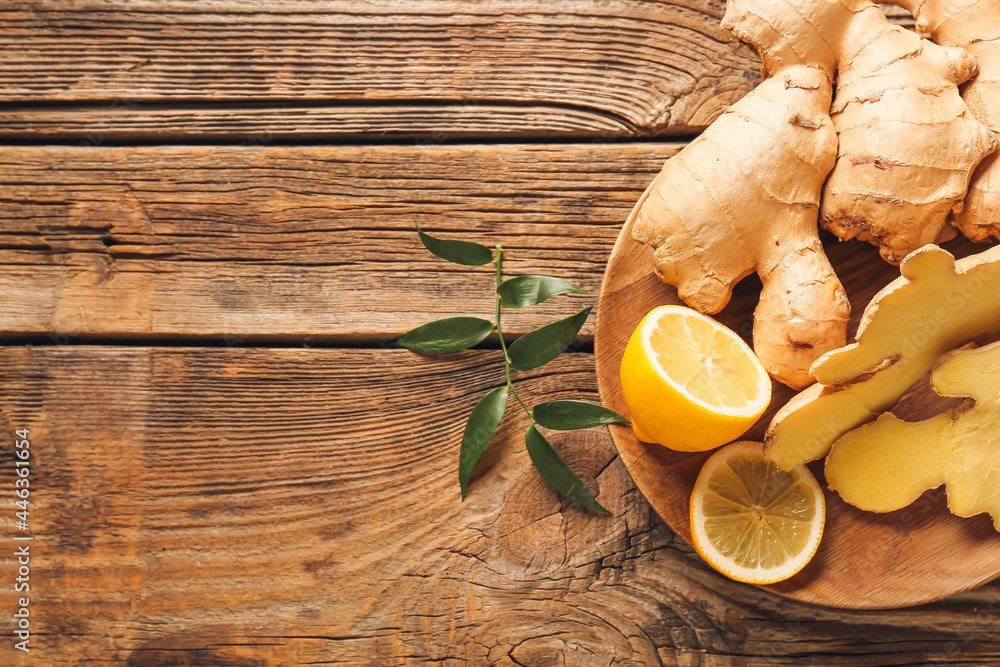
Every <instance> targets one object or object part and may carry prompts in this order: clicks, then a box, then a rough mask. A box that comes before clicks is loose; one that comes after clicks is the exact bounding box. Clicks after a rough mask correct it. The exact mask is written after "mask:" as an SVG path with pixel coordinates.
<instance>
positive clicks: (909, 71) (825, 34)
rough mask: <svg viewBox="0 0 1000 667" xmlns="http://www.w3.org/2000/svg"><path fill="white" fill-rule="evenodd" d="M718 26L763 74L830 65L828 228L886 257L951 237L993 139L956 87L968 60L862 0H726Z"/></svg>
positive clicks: (824, 211)
mask: <svg viewBox="0 0 1000 667" xmlns="http://www.w3.org/2000/svg"><path fill="white" fill-rule="evenodd" d="M914 1H919V0H914ZM723 26H724V27H726V28H728V29H729V30H730V31H731V32H732V33H733V34H735V35H736V36H737V37H739V38H740V39H741V40H742V41H744V42H748V43H749V44H751V45H753V46H754V47H755V48H756V49H757V51H758V52H759V53H760V55H761V59H762V61H763V62H764V69H765V71H773V70H774V68H775V67H777V66H780V65H781V64H782V63H784V62H787V61H789V60H790V59H792V60H796V61H799V62H805V63H807V64H810V65H812V66H814V67H820V68H823V69H824V70H826V71H828V72H830V73H831V76H832V74H833V73H834V72H836V76H837V88H836V93H835V95H834V99H833V105H832V108H831V117H832V119H833V123H834V126H835V127H836V129H837V134H838V136H839V147H838V152H837V162H836V165H835V166H834V168H833V171H832V172H831V174H830V177H829V179H828V180H827V182H826V185H825V186H824V189H823V203H822V207H821V211H820V213H821V216H820V223H821V224H822V225H823V227H824V228H825V229H827V230H829V231H831V232H833V233H834V234H835V235H836V236H837V237H838V238H840V239H845V240H846V239H852V238H857V239H860V240H863V241H868V242H870V243H872V244H874V245H876V246H878V248H879V252H880V253H881V255H882V257H883V258H884V259H885V260H886V261H888V262H891V263H893V264H899V262H900V261H901V260H902V259H903V257H905V256H906V255H907V254H909V253H910V252H912V251H913V250H916V249H917V248H919V247H920V246H922V245H924V244H926V243H933V242H935V241H936V240H938V241H940V240H946V239H947V238H950V237H949V234H951V235H954V232H953V231H952V230H950V229H948V228H946V223H947V220H948V214H949V213H950V212H951V211H952V209H953V208H956V207H960V205H961V202H962V199H963V198H964V196H965V192H966V190H967V189H968V185H969V180H970V178H971V176H972V171H973V170H974V169H975V168H976V165H978V164H979V162H980V161H981V160H982V159H983V158H984V157H985V156H986V155H988V154H989V153H991V152H992V151H993V150H994V148H995V147H996V140H995V138H994V136H993V133H992V132H990V131H989V129H988V128H986V127H984V126H983V125H982V124H981V123H979V121H977V120H976V119H975V118H974V117H973V115H972V114H971V113H970V112H969V109H968V107H967V106H966V105H965V103H964V102H963V100H962V98H961V96H960V95H959V91H958V85H959V84H961V83H963V82H965V81H967V80H968V79H969V78H970V77H972V76H973V75H974V74H975V72H976V63H975V59H974V58H972V57H971V56H970V55H969V54H968V53H967V52H966V51H965V50H964V49H961V48H945V47H942V46H938V45H936V44H933V43H931V42H929V41H927V40H924V39H921V38H920V37H919V36H918V35H916V34H914V33H912V32H909V31H907V30H904V29H903V28H900V27H898V26H895V25H892V24H891V23H889V21H888V20H887V19H886V18H885V15H884V14H883V13H882V11H881V10H880V9H879V8H878V7H877V6H876V5H875V4H873V3H872V2H869V0H769V1H768V2H761V1H760V0H730V1H729V4H728V7H727V10H726V16H725V17H724V18H723Z"/></svg>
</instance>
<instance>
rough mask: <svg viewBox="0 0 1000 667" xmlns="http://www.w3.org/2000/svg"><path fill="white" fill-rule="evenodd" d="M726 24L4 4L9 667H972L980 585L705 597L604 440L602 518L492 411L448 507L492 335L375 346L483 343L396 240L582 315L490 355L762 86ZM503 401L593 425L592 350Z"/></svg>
mask: <svg viewBox="0 0 1000 667" xmlns="http://www.w3.org/2000/svg"><path fill="white" fill-rule="evenodd" d="M723 11H724V3H723V2H722V0H677V1H670V2H665V1H663V2H660V1H648V0H647V1H642V0H544V1H543V0H478V1H472V0H467V1H464V2H463V1H461V0H433V1H432V0H394V1H390V2H374V1H369V0H319V1H316V2H305V1H304V0H303V1H298V0H257V1H254V2H238V1H236V0H204V1H201V2H183V1H181V0H74V1H72V2H57V1H56V0H47V1H38V2H32V1H26V2H7V3H3V5H2V6H0V135H2V136H0V142H2V144H3V147H2V150H0V200H2V205H0V262H2V270H0V335H2V336H3V341H2V342H3V347H0V356H2V363H0V410H2V417H3V419H2V421H3V422H5V423H3V428H4V430H5V433H4V438H3V456H4V461H3V463H2V465H0V496H2V498H3V504H2V506H3V507H4V508H6V509H4V510H3V511H2V513H0V525H2V526H3V532H4V534H5V537H4V538H3V542H4V545H5V546H4V547H3V549H2V550H0V618H2V619H3V620H2V621H0V628H2V632H0V664H14V665H54V666H58V665H136V666H144V665H150V666H166V665H226V666H233V665H274V666H284V665H299V664H359V665H367V664H385V665H396V664H417V663H431V664H461V663H468V664H475V665H482V664H500V665H553V664H568V665H657V664H667V665H801V664H820V665H832V664H850V665H916V664H931V663H932V664H956V665H957V664H961V665H980V664H996V663H997V662H1000V582H994V583H992V584H989V585H986V586H983V587H981V588H979V589H976V590H972V591H968V592H965V593H962V594H959V595H956V596H954V597H952V598H950V599H947V600H943V601H940V602H937V603H934V604H929V605H925V606H922V607H918V608H910V609H901V610H894V611H869V612H857V611H843V610H837V609H829V608H821V607H813V606H810V605H807V604H802V603H796V602H791V601H788V600H786V599H784V598H781V597H778V596H775V595H773V594H770V593H766V592H763V591H761V590H759V589H757V588H754V587H751V586H746V585H742V584H737V583H734V582H731V581H729V580H727V579H725V578H724V577H722V576H721V575H718V574H716V573H715V572H714V571H712V570H710V569H709V568H708V567H706V566H705V565H703V564H702V562H701V561H700V559H699V558H698V557H697V555H696V554H694V553H693V551H692V549H691V548H690V547H689V546H688V545H687V544H686V543H684V542H683V541H682V540H680V539H679V538H678V537H676V536H675V535H674V534H673V533H672V532H671V531H670V530H669V529H668V528H667V527H666V526H665V525H664V524H663V522H662V521H661V520H660V519H659V518H658V517H657V516H655V515H654V514H653V513H652V512H651V511H650V509H649V507H648V505H647V504H646V502H645V500H644V499H643V498H642V497H641V495H639V494H638V492H637V491H636V489H635V487H634V485H633V483H632V481H631V480H630V478H629V477H628V475H627V473H626V472H625V470H624V467H623V465H622V464H621V462H620V460H619V459H618V458H617V457H616V455H615V451H614V448H613V446H612V443H611V440H610V436H609V435H608V432H607V431H606V430H604V429H594V430H591V431H587V432H583V433H576V434H567V435H563V436H554V438H553V440H554V442H555V444H556V446H557V448H558V449H559V451H561V452H562V454H563V455H564V456H565V457H566V459H567V460H568V461H569V462H570V463H571V465H573V466H574V467H575V468H576V469H577V470H578V471H579V472H580V473H581V475H582V477H583V478H584V479H585V481H587V482H588V483H590V484H591V486H592V488H595V489H599V497H598V500H599V501H600V502H601V503H603V504H604V505H605V506H606V507H608V508H609V509H610V510H611V511H612V515H611V516H599V515H595V514H592V513H588V512H585V511H583V510H581V509H580V508H579V507H576V506H571V505H569V504H567V503H566V502H564V501H561V500H560V498H559V497H557V496H556V495H555V493H554V492H553V491H552V490H551V489H550V488H548V487H547V486H546V485H545V484H544V483H543V482H542V481H541V480H540V478H539V477H538V475H537V473H536V472H535V471H534V469H533V468H532V467H531V465H530V462H529V461H528V456H527V454H526V452H525V450H524V445H523V439H522V434H523V432H524V428H525V426H526V423H525V420H524V418H523V416H522V415H520V414H518V413H517V412H515V411H514V410H510V411H509V412H508V414H507V417H506V419H505V421H504V422H503V424H502V425H501V428H500V430H499V432H498V434H497V436H496V437H495V438H494V440H493V442H492V443H491V446H490V449H489V450H488V453H487V455H486V457H485V459H484V460H483V462H482V463H481V465H480V467H479V468H478V469H477V474H476V476H475V477H474V479H473V482H472V484H471V487H470V493H469V496H468V498H467V499H466V500H465V501H464V502H461V500H460V497H459V487H458V481H457V466H458V445H459V440H460V438H461V432H462V427H463V423H464V419H465V417H466V416H467V414H468V413H469V411H470V410H471V409H472V406H473V405H474V403H475V401H476V400H477V399H478V397H479V396H480V395H482V394H483V393H485V392H486V391H487V390H489V389H490V388H492V387H494V386H497V385H498V384H499V383H500V382H501V378H502V374H503V366H502V363H501V362H500V356H499V354H500V353H499V352H498V350H497V349H496V347H497V341H495V340H493V341H487V343H486V344H485V345H483V346H480V348H478V349H475V350H471V351H466V352H462V353H458V354H455V355H453V356H447V357H431V356H422V355H417V354H413V353H411V352H408V351H406V350H403V349H401V348H398V347H396V346H394V345H392V344H391V343H390V341H391V340H392V339H393V338H394V337H395V336H397V335H398V334H399V333H401V332H403V331H405V330H407V329H409V328H412V327H414V326H416V325H418V324H421V323H423V322H426V321H428V320H432V319H436V318H439V317H446V316H452V315H459V314H480V315H482V316H485V317H489V316H490V315H491V313H492V295H491V290H492V285H493V280H494V276H493V275H492V274H491V272H490V270H489V267H483V268H467V267H459V266H455V265H449V264H447V263H445V262H443V261H441V260H438V259H436V258H434V257H433V256H431V255H430V254H429V253H427V252H426V251H425V250H424V249H423V248H422V246H421V245H420V243H419V240H418V239H417V236H416V234H415V232H414V224H415V223H417V222H419V223H421V224H422V225H423V226H424V228H425V229H426V230H428V231H432V232H438V233H439V234H440V235H442V236H449V237H454V238H462V239H467V240H473V241H478V242H481V243H485V244H487V245H491V246H492V245H494V244H497V243H499V244H502V245H503V247H504V249H505V271H506V272H507V274H508V275H517V274H522V273H546V274H551V275H557V276H560V277H562V278H565V279H567V280H570V281H573V282H575V283H576V284H578V285H580V286H582V287H584V288H585V289H588V290H590V291H591V294H590V295H589V296H586V297H560V298H559V299H553V300H552V301H550V302H548V303H546V304H544V305H543V306H540V307H538V308H535V309H531V310H525V311H523V312H516V313H511V314H508V315H507V317H506V318H505V323H506V324H507V326H506V329H507V331H508V332H509V334H510V335H511V337H514V336H516V335H517V334H519V333H522V332H525V331H528V330H530V329H532V328H534V327H536V326H538V325H540V324H542V323H545V322H548V321H552V320H553V319H556V318H557V317H562V316H566V315H569V314H571V313H574V312H576V311H577V310H579V309H580V308H582V307H584V306H585V305H589V304H593V303H595V301H596V298H597V290H598V287H599V284H600V280H601V277H602V274H603V271H604V267H605V263H606V261H607V258H608V255H609V252H610V250H611V247H612V244H613V243H614V240H615V237H616V235H617V233H618V230H619V228H620V226H621V224H622V222H623V221H624V219H625V217H626V215H627V213H628V211H629V209H630V208H631V206H632V204H633V203H634V201H635V200H636V199H637V197H638V196H639V194H640V193H641V192H642V190H643V188H644V187H645V185H646V184H647V183H648V182H649V180H650V179H651V178H652V176H653V175H654V174H655V173H656V172H657V171H658V170H659V168H660V165H661V164H662V162H663V160H664V159H665V158H667V157H669V156H670V155H672V154H673V153H675V152H676V151H677V150H678V149H679V148H680V147H681V146H683V145H684V143H685V142H686V141H689V140H690V139H691V138H692V137H693V136H695V135H696V134H697V133H698V132H699V131H700V130H701V129H702V128H703V127H704V126H705V125H706V124H707V123H709V122H710V121H711V120H712V119H713V118H714V117H715V116H716V115H718V113H719V112H720V110H721V109H722V108H723V107H724V106H725V105H727V104H729V103H731V102H733V101H734V100H736V99H738V98H739V97H740V96H741V95H743V94H744V93H746V92H747V91H748V90H749V89H750V88H751V87H752V86H753V85H754V83H755V82H756V81H757V80H758V74H757V68H758V61H757V59H756V56H755V55H754V54H753V53H752V51H751V50H749V49H748V48H746V47H738V46H733V45H730V44H727V43H726V42H725V41H724V40H723V38H722V35H721V31H720V30H719V27H718V22H719V19H720V18H721V16H722V13H723ZM896 13H898V12H896ZM898 20H900V21H902V22H904V23H905V22H906V18H905V17H899V18H898ZM515 377H516V380H517V381H518V383H519V387H520V388H521V391H522V393H523V395H524V396H525V398H526V400H530V401H535V402H537V401H541V400H547V399H553V398H560V397H561V398H583V399H590V400H596V399H597V395H596V386H595V376H594V363H593V321H592V319H591V321H590V322H589V323H588V324H587V325H586V326H585V328H584V329H583V331H582V334H581V336H580V338H579V339H578V341H577V344H576V345H574V346H573V347H572V349H571V351H570V353H568V354H565V355H563V356H562V357H560V358H559V359H558V360H556V361H555V362H552V363H550V364H548V365H546V366H544V367H542V368H539V369H537V370H535V371H531V372H526V373H517V374H516V376H515ZM21 429H27V430H28V431H29V440H30V443H31V444H30V461H29V462H30V466H29V470H30V484H31V486H30V501H29V502H30V505H29V507H28V509H29V514H30V519H29V523H28V526H27V528H26V529H25V528H24V527H21V528H19V527H18V526H17V525H16V523H15V522H16V521H17V518H16V514H15V513H16V512H17V511H20V510H19V509H18V508H17V507H16V506H15V500H17V498H16V496H15V488H16V487H15V480H16V479H17V478H16V476H15V455H16V452H17V451H18V450H16V449H15V446H14V443H15V440H14V435H13V433H12V432H13V431H15V430H21ZM17 536H20V537H31V538H32V540H31V541H30V542H29V541H26V540H22V541H14V537H17ZM24 545H28V546H29V551H30V557H28V560H29V561H30V562H29V564H28V565H23V564H19V563H18V556H17V555H16V554H17V550H18V549H21V548H23V547H24ZM22 566H23V567H26V568H28V570H30V574H27V575H24V571H23V570H22V571H21V574H20V575H19V570H18V568H19V567H22ZM22 575H24V579H25V583H30V591H28V592H16V591H15V589H14V586H15V581H16V580H17V578H18V577H19V576H22ZM25 596H27V599H28V600H29V604H28V608H29V610H30V630H29V631H30V640H29V645H28V647H29V648H30V651H29V652H28V653H24V652H22V651H19V650H17V649H15V647H14V644H15V642H17V641H18V640H17V639H16V638H15V637H14V636H13V635H14V630H15V623H16V622H17V619H15V618H14V616H13V614H14V613H15V612H16V611H17V610H18V609H19V608H20V604H19V603H20V602H21V600H20V598H21V597H25Z"/></svg>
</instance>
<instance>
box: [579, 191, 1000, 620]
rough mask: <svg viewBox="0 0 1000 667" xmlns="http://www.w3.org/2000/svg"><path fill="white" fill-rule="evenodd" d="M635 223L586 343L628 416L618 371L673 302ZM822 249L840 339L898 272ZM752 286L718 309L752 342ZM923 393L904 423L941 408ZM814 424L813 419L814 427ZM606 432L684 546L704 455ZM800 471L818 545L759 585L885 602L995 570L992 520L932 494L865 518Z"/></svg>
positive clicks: (623, 238) (604, 384)
mask: <svg viewBox="0 0 1000 667" xmlns="http://www.w3.org/2000/svg"><path fill="white" fill-rule="evenodd" d="M637 209H638V205H637V207H636V210H637ZM634 220H635V212H634V211H633V214H632V215H630V216H629V220H628V221H626V223H625V225H624V227H623V228H622V232H621V235H620V236H619V238H618V241H617V243H616V244H615V248H614V250H613V251H612V254H611V258H610V259H609V261H608V270H607V273H606V274H605V278H604V282H603V284H602V286H601V298H600V303H599V305H598V325H597V334H596V339H595V353H596V361H597V374H598V386H599V387H600V390H601V399H602V401H603V402H604V403H605V404H606V405H608V406H609V407H611V408H612V409H614V410H617V411H618V412H620V413H621V414H624V415H626V416H627V415H628V405H627V404H626V402H625V398H624V396H623V394H622V390H621V381H620V379H619V369H620V367H621V360H622V356H623V354H624V351H625V346H626V344H627V342H628V339H629V337H630V336H631V333H632V331H634V330H635V328H636V326H637V325H638V324H639V322H640V320H641V319H642V318H643V317H644V316H645V315H646V313H648V312H649V311H650V310H651V309H652V308H654V307H656V306H658V305H662V304H667V303H672V304H678V305H683V301H681V300H680V297H679V296H678V295H677V290H676V289H675V288H674V287H672V286H669V285H666V284H663V283H662V282H660V280H659V279H658V278H656V276H655V275H653V273H652V266H653V252H652V248H651V247H649V246H643V245H641V244H639V243H638V242H637V241H635V240H634V239H633V238H632V234H631V231H632V224H633V222H634ZM945 247H946V248H948V249H949V250H950V251H952V252H953V253H954V254H955V255H956V256H957V257H965V256H968V255H970V254H972V253H975V252H978V251H980V250H982V249H983V247H984V246H983V245H981V244H975V243H972V242H970V241H968V240H966V239H964V238H960V239H956V240H955V241H952V242H951V243H949V244H946V245H945ZM826 251H827V255H828V256H829V258H830V263H831V264H832V265H833V268H834V270H835V271H836V272H837V275H838V276H839V277H840V279H841V282H842V283H843V285H844V289H845V291H846V292H847V295H848V298H849V299H850V301H851V306H852V313H851V320H850V324H849V327H848V340H849V341H850V340H853V338H854V335H855V332H856V331H857V327H858V324H859V322H860V320H861V317H862V315H863V313H864V309H865V306H867V305H868V303H869V302H870V301H871V299H872V297H874V295H875V293H876V292H877V291H878V290H880V289H881V288H882V287H884V286H885V285H887V284H888V283H889V282H891V281H892V280H894V279H895V278H897V277H898V276H899V269H898V268H897V267H895V266H892V265H890V264H888V263H886V262H884V261H882V260H881V258H880V257H879V255H878V251H877V249H876V248H875V247H874V246H871V245H868V244H864V243H857V242H853V241H852V242H847V243H840V242H837V241H835V240H829V241H828V242H827V243H826ZM759 291H760V281H759V279H756V278H754V279H753V280H745V281H743V282H742V283H740V284H739V285H738V286H737V289H736V290H735V291H734V294H733V299H732V301H731V302H730V304H729V305H728V306H727V307H726V308H725V309H724V310H723V311H722V312H721V313H720V314H718V315H717V316H716V319H718V320H719V321H720V322H722V323H723V324H725V325H726V326H728V327H729V328H731V329H732V330H733V331H736V332H738V333H739V335H741V336H742V337H743V338H744V339H745V340H746V342H747V343H748V344H751V345H752V340H751V337H752V331H753V311H754V308H755V307H756V306H757V297H758V294H759ZM923 389H924V391H923V392H921V391H919V388H915V389H914V391H912V392H910V393H909V395H908V396H906V403H907V411H908V414H909V415H910V416H911V418H914V419H917V418H921V417H926V416H929V415H930V414H934V412H933V411H932V408H937V407H939V405H940V403H941V400H940V398H939V397H936V396H935V395H934V393H933V392H932V391H931V389H930V387H929V383H928V386H926V387H924V388H923ZM793 395H794V392H793V391H792V390H791V389H789V388H788V387H786V386H784V385H782V384H780V383H778V382H775V381H772V400H771V404H770V406H769V407H768V409H767V411H766V412H765V413H764V415H763V416H762V417H761V418H760V419H759V420H758V422H757V423H756V424H755V425H754V426H752V427H751V428H750V430H749V431H748V432H747V433H746V434H745V435H744V436H743V438H742V439H745V440H756V441H761V440H763V437H764V431H765V429H766V428H767V425H768V424H769V423H770V422H771V419H772V418H773V417H774V415H775V413H776V412H777V411H778V410H779V409H780V408H781V407H782V406H784V404H785V403H786V402H788V400H789V399H790V398H791V397H792V396H793ZM817 428H822V425H821V424H817ZM613 436H614V440H615V444H616V446H617V449H618V451H619V452H620V453H621V456H622V460H623V461H624V462H625V465H626V467H627V468H628V470H629V472H630V474H631V475H632V477H633V478H634V479H635V481H636V484H637V486H638V488H639V489H640V490H641V491H642V493H643V495H644V496H645V497H646V498H647V500H648V501H649V503H650V504H651V505H652V507H653V509H654V510H656V511H657V512H658V513H659V514H660V516H662V517H663V518H664V519H665V520H666V521H667V523H668V525H670V527H671V528H672V529H673V530H675V531H677V533H678V534H679V535H680V536H681V537H682V538H684V539H685V540H689V541H690V538H691V526H690V519H689V515H690V495H691V489H692V488H693V487H694V482H695V479H696V478H697V476H698V472H699V471H700V470H701V467H702V465H703V464H704V463H705V461H706V459H708V457H709V456H711V454H712V452H711V451H708V452H697V453H689V452H675V451H672V450H670V449H667V448H665V447H662V446H660V445H656V444H647V443H644V442H641V441H639V440H638V439H637V438H636V437H635V436H634V434H633V433H632V431H631V429H615V430H614V431H613ZM810 468H811V469H812V470H813V473H814V474H815V475H816V478H817V479H818V480H819V481H820V483H821V485H822V486H823V488H824V491H825V494H826V506H827V521H826V528H825V531H824V534H823V541H822V543H821V544H820V546H819V550H818V551H817V553H816V556H815V557H814V558H813V560H812V561H811V562H810V563H809V564H808V565H807V566H806V567H805V569H803V570H802V571H801V572H800V573H799V574H797V575H795V576H794V577H792V578H791V579H788V580H787V581H784V582H781V583H778V584H773V585H771V586H765V587H764V588H766V589H768V590H772V591H775V592H777V593H779V594H781V595H787V596H789V597H792V598H795V599H797V600H803V601H807V602H811V603H815V604H824V605H833V606H838V607H849V608H864V609H870V608H890V607H901V606H906V605H914V604H920V603H924V602H928V601H931V600H937V599H940V598H942V597H945V596H948V595H952V594H954V593H955V592H957V591H961V590H965V589H967V588H970V587H972V586H977V585H979V584H981V583H983V582H985V581H989V580H991V579H993V578H994V577H996V576H997V575H998V574H1000V534H998V533H997V531H996V530H995V529H994V527H993V522H992V521H991V520H990V519H989V517H988V516H986V515H982V516H977V517H975V518H972V519H961V518H959V517H956V516H954V515H952V514H951V513H950V512H948V510H947V505H946V502H945V496H944V493H943V491H942V490H937V491H932V492H928V493H927V494H924V496H922V497H921V498H920V499H919V500H918V501H917V502H915V503H913V504H911V505H910V506H908V507H906V508H904V509H902V510H899V511H896V512H890V513H886V514H874V513H870V512H863V511H861V510H858V509H857V508H855V507H852V506H850V505H848V504H847V503H845V502H844V501H843V500H841V498H840V496H839V495H838V494H836V493H834V492H832V491H830V490H829V489H828V488H827V487H826V483H825V479H824V475H823V471H822V464H821V462H818V463H817V464H813V465H811V466H810Z"/></svg>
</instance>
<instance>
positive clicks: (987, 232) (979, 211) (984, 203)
mask: <svg viewBox="0 0 1000 667" xmlns="http://www.w3.org/2000/svg"><path fill="white" fill-rule="evenodd" d="M896 1H897V4H899V5H902V6H903V7H904V8H906V9H908V10H909V11H910V13H911V14H913V15H914V17H915V18H916V19H917V29H918V30H919V31H920V32H923V33H927V34H929V35H931V37H933V39H934V41H935V42H937V43H938V44H942V45H944V46H956V47H964V48H966V49H968V51H969V53H971V54H972V55H973V56H974V57H975V58H976V60H977V61H978V62H979V74H978V75H977V76H976V77H975V78H974V79H972V81H970V82H969V83H968V84H967V85H966V86H965V88H964V89H963V91H962V98H963V99H964V100H965V103H966V104H967V105H968V106H969V109H970V110H971V111H972V114H973V115H974V116H975V117H976V118H977V119H978V120H979V121H980V122H981V123H983V124H984V125H986V126H987V127H988V128H990V130H992V131H993V132H994V134H997V133H1000V3H997V2H996V0H896ZM952 222H953V224H954V225H955V227H957V228H958V230H959V231H960V232H962V233H963V234H965V236H967V237H969V238H970V239H972V240H973V241H984V240H986V238H987V237H989V236H993V237H995V238H1000V160H998V159H997V152H996V151H994V152H993V153H992V154H991V155H990V156H989V157H987V158H986V159H985V160H983V161H982V162H981V163H980V164H979V167H977V168H976V171H975V172H974V173H973V175H972V183H971V184H970V185H969V191H968V193H967V194H966V196H965V202H964V204H963V205H962V207H961V208H960V209H958V210H956V211H955V213H954V214H953V215H952Z"/></svg>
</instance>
